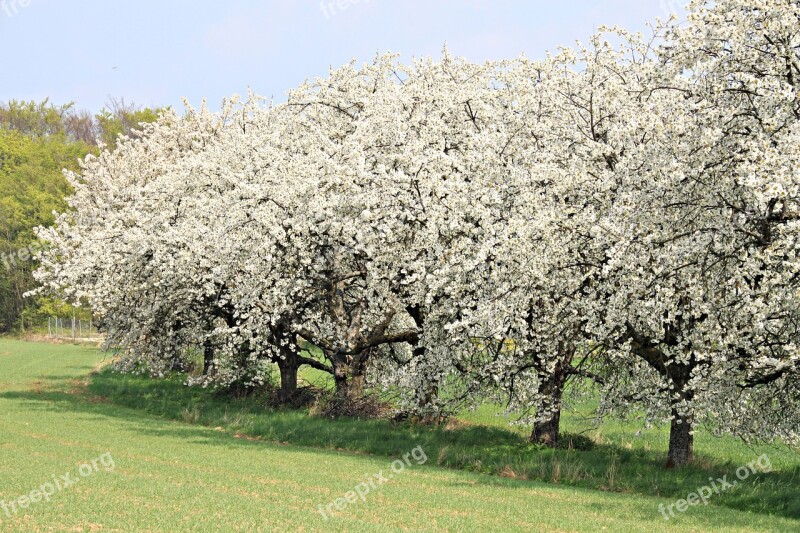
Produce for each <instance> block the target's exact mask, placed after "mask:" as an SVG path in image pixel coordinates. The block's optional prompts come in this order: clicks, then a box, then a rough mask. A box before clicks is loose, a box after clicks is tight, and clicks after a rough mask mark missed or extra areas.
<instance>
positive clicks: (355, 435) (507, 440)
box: [0, 370, 800, 519]
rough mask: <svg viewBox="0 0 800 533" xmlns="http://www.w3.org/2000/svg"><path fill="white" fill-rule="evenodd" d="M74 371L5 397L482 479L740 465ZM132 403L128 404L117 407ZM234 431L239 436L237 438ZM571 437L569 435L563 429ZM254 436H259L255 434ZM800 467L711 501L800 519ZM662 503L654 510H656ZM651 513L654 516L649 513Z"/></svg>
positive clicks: (658, 482)
mask: <svg viewBox="0 0 800 533" xmlns="http://www.w3.org/2000/svg"><path fill="white" fill-rule="evenodd" d="M69 379H74V376H44V377H43V378H42V381H46V382H48V385H47V386H46V387H45V388H44V390H39V391H25V392H19V391H9V392H4V393H0V398H5V399H10V400H18V401H25V402H31V405H30V406H31V407H32V408H34V409H35V408H44V409H50V410H66V411H81V412H86V413H92V414H96V415H101V416H107V417H114V418H118V419H124V420H127V421H130V422H134V423H135V424H136V426H137V430H138V431H141V432H142V433H144V434H151V435H171V436H177V437H179V438H181V439H187V440H188V439H191V440H192V441H195V442H199V443H203V444H209V445H215V446H226V447H235V446H259V445H261V446H263V445H265V444H267V445H272V446H274V445H276V444H290V445H292V446H296V447H309V448H314V449H315V453H318V451H320V450H322V451H325V450H327V452H329V453H339V452H349V453H358V454H364V455H370V456H377V457H386V458H389V459H394V458H398V457H400V456H401V455H402V454H404V453H408V452H410V451H411V450H412V449H413V448H415V447H417V446H421V447H422V449H423V450H424V451H425V453H426V454H427V456H428V463H427V464H428V465H439V466H443V467H448V468H452V469H457V470H464V471H469V472H476V473H484V474H492V475H495V476H496V477H494V478H484V477H481V478H478V479H479V481H478V483H484V484H485V483H490V484H501V485H504V486H523V485H520V484H519V483H518V481H520V480H537V481H544V482H548V483H555V484H562V485H569V486H576V487H584V488H590V489H599V490H603V491H613V492H623V493H635V494H641V495H649V496H660V497H666V498H675V499H676V500H677V499H683V498H686V497H687V494H689V493H691V492H697V491H698V490H699V489H700V488H701V487H703V486H707V485H709V483H710V481H709V478H713V479H718V478H722V477H723V476H728V479H731V478H733V477H734V473H735V471H736V468H737V467H738V466H740V465H733V464H731V463H725V464H719V463H716V464H715V463H714V460H713V459H710V458H703V460H702V461H700V463H701V464H703V465H711V466H697V465H695V466H690V467H687V468H684V469H681V470H678V471H668V470H665V469H664V468H663V457H662V455H661V454H660V453H658V452H654V451H648V450H644V449H638V448H636V449H628V448H622V447H619V446H616V445H612V444H602V445H600V444H595V445H594V447H592V448H591V449H588V450H584V449H581V450H577V449H556V450H552V449H548V448H543V447H540V446H536V445H532V444H529V443H527V442H526V440H525V439H524V438H523V437H522V436H521V435H520V434H518V433H515V432H512V431H509V430H504V429H502V428H495V427H488V426H477V425H476V426H460V427H454V428H451V429H446V428H443V427H426V426H415V425H410V424H407V423H404V424H395V423H392V422H389V421H384V420H353V419H344V420H327V419H322V418H316V417H312V416H309V415H308V412H307V410H288V409H278V410H274V409H273V410H269V409H267V408H266V407H264V405H265V401H264V399H263V398H258V397H250V398H238V399H231V398H228V397H222V396H219V395H216V394H215V393H214V392H213V391H210V390H207V389H201V388H194V387H192V388H190V387H186V386H184V385H183V381H182V378H181V377H180V376H175V377H172V378H169V379H164V380H153V379H148V378H146V377H142V376H132V375H123V374H116V373H113V372H111V371H110V370H104V371H102V372H100V373H97V374H93V375H92V376H91V379H90V382H89V385H88V388H87V389H86V390H85V391H83V392H81V393H80V394H74V393H73V392H72V391H71V389H74V382H71V381H68V380H69ZM120 407H125V408H127V409H120ZM145 413H146V414H148V415H151V416H154V417H157V418H159V419H163V420H173V421H180V422H186V423H189V424H200V425H203V426H207V427H210V428H220V429H221V430H220V431H209V430H208V429H203V430H200V429H193V428H191V426H184V425H178V424H176V425H174V426H168V427H158V428H152V427H150V426H148V424H147V420H148V417H147V416H145V415H144V414H145ZM231 434H233V435H236V436H238V437H239V438H232V437H231ZM565 438H566V439H569V436H566V437H565ZM248 439H255V440H248ZM799 487H800V469H798V468H796V467H795V468H793V469H789V470H782V471H775V472H770V473H758V474H753V475H751V476H750V477H749V478H748V479H747V480H745V481H741V482H739V483H738V485H737V487H736V488H735V489H734V490H730V491H727V492H723V493H721V494H719V495H716V494H715V495H714V496H713V497H712V498H711V504H713V505H716V506H723V507H728V508H731V509H736V510H740V511H747V512H752V513H758V514H766V515H775V516H782V517H786V518H793V519H798V518H800V501H799V500H798V499H797V498H796V494H797V490H798V488H799ZM654 512H657V511H654ZM643 516H649V515H646V514H645V515H643Z"/></svg>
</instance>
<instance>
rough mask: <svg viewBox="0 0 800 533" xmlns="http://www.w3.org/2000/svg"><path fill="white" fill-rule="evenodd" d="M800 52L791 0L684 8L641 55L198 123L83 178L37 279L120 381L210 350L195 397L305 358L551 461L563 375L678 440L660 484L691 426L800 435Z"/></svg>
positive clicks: (290, 383)
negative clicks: (93, 318) (536, 446)
mask: <svg viewBox="0 0 800 533" xmlns="http://www.w3.org/2000/svg"><path fill="white" fill-rule="evenodd" d="M606 39H607V40H606ZM609 41H610V42H609ZM798 47H800V2H798V1H797V0H717V1H714V2H711V1H708V2H704V1H695V2H694V3H693V4H692V6H691V13H690V16H689V21H688V22H687V23H683V24H680V25H677V24H666V25H660V26H658V27H657V28H655V30H654V37H653V38H651V39H643V38H642V37H641V36H639V35H631V34H628V33H625V32H624V31H621V30H613V31H611V30H609V31H607V32H605V33H603V34H601V35H600V36H596V37H594V38H592V39H591V40H590V41H589V44H588V45H586V46H578V47H576V48H575V49H573V50H567V49H565V50H562V51H560V53H558V54H557V55H552V56H548V57H547V58H546V59H544V60H541V61H532V60H527V59H516V60H509V61H497V62H490V63H485V64H472V63H469V62H466V61H463V60H459V59H455V58H452V57H450V56H449V55H448V54H447V53H445V54H444V55H443V57H442V59H441V60H440V61H438V62H436V61H432V60H418V61H415V62H413V63H412V64H402V63H400V62H398V60H397V58H396V57H394V56H391V55H387V56H381V57H378V58H376V60H375V61H374V62H373V63H372V64H370V65H367V66H364V67H362V68H356V67H355V66H354V65H353V64H350V65H347V66H345V67H343V68H340V69H338V70H334V71H332V72H331V73H330V75H329V77H327V78H325V79H317V80H315V81H313V82H307V83H305V84H303V85H302V86H300V87H299V88H297V89H296V90H293V91H291V92H290V94H289V97H288V101H287V102H286V103H283V104H280V105H267V104H265V103H264V102H263V101H262V100H261V99H259V98H257V97H255V96H252V95H251V96H250V97H249V98H248V99H246V100H245V101H242V102H240V101H238V100H236V99H234V100H231V101H228V102H226V103H224V105H223V108H222V110H221V111H220V112H218V113H212V112H209V111H208V110H207V109H205V107H204V108H201V109H199V110H196V109H192V108H188V106H187V111H186V113H185V114H183V115H180V116H179V115H177V114H174V113H166V114H164V115H163V116H162V117H161V119H160V120H159V121H158V122H157V123H154V124H151V125H143V128H144V135H143V136H141V137H140V138H137V139H135V140H133V139H131V140H127V141H125V142H121V143H120V145H119V147H118V148H117V149H116V150H115V151H113V152H105V153H103V154H102V155H100V156H99V157H88V158H87V159H86V160H85V161H84V162H83V167H82V168H83V170H82V172H81V173H80V174H70V175H69V179H70V181H71V183H72V185H73V186H74V188H75V194H74V196H73V197H72V198H71V199H70V205H71V207H72V210H71V211H69V212H67V213H64V214H62V215H61V216H60V218H59V219H58V223H57V225H56V226H55V227H53V228H50V229H43V230H42V231H41V235H40V236H41V238H43V239H45V240H46V241H48V242H49V243H50V244H51V247H50V249H49V251H48V252H46V253H45V254H43V256H42V258H41V259H42V264H41V268H40V269H39V271H38V279H39V280H40V281H41V282H42V284H43V290H53V291H55V292H57V293H59V294H60V295H66V296H68V297H70V298H72V299H73V300H75V301H80V300H88V301H91V303H92V306H93V308H94V309H95V310H96V311H97V312H98V313H100V314H101V315H102V317H103V319H104V321H105V324H106V325H107V328H108V342H109V344H111V345H114V346H119V347H122V348H123V354H124V357H123V362H122V366H123V367H124V368H128V369H142V368H146V369H147V370H149V371H151V372H154V373H160V372H164V371H166V370H168V369H170V368H175V367H176V365H179V364H180V362H181V358H182V357H183V356H184V354H185V353H186V350H187V349H188V348H189V347H199V348H201V349H202V350H203V353H204V356H205V373H204V377H203V382H204V383H206V384H219V385H230V384H232V383H242V384H246V385H254V386H257V385H258V384H260V383H263V382H264V381H265V380H266V379H269V376H270V375H271V372H272V369H273V368H274V365H276V364H277V366H278V367H279V369H280V380H281V384H280V394H281V397H282V398H284V399H288V398H291V397H292V395H293V394H294V393H295V391H296V388H297V372H298V368H300V367H301V366H303V365H309V366H312V367H314V368H317V369H319V370H322V371H324V372H327V373H330V374H331V375H332V377H333V380H334V381H335V385H336V390H337V392H338V394H339V395H340V396H341V397H342V398H355V397H358V396H360V395H361V394H363V392H364V388H365V387H373V388H379V389H391V390H392V391H395V392H396V393H397V394H398V395H399V400H398V402H399V405H398V407H399V408H401V409H405V410H407V411H410V412H414V413H416V414H420V415H430V414H438V413H443V412H448V411H450V410H452V409H455V408H457V407H461V406H463V405H464V404H469V403H472V404H476V403H479V402H485V401H503V402H505V403H506V405H507V406H508V411H509V413H514V414H516V415H518V416H522V417H523V418H524V419H525V420H528V421H530V422H531V423H532V424H533V432H532V436H531V438H532V439H533V440H536V441H539V442H544V443H550V444H553V443H555V441H556V439H557V435H558V423H559V415H560V410H561V406H562V394H563V392H564V389H565V385H566V384H567V382H568V381H569V380H572V381H574V382H575V383H576V385H578V384H582V383H583V384H585V383H591V384H592V385H593V386H594V387H595V388H596V390H597V391H599V394H600V396H601V398H602V401H601V403H600V409H599V413H598V414H600V415H603V414H608V413H615V414H622V413H626V412H628V411H630V410H634V409H635V410H638V412H640V413H644V414H645V416H646V419H647V421H648V422H661V421H663V422H666V423H669V424H670V426H671V431H670V437H669V458H668V464H669V465H674V466H678V465H681V464H684V463H687V462H689V461H691V460H692V433H693V429H694V428H695V427H697V426H698V425H700V424H707V425H708V426H709V427H711V428H712V429H713V430H715V431H718V432H729V433H734V434H737V435H741V436H746V437H751V438H763V439H773V438H781V439H784V440H785V441H788V442H796V441H797V437H798V430H799V429H800V426H798V423H800V409H798V406H800V387H798V385H799V384H800V381H798V376H800V360H799V358H798V353H799V352H798V346H797V344H796V342H797V338H798V329H799V328H800V292H798V291H800V258H798V250H800V240H799V239H798V237H800V231H798V230H799V229H800V228H799V227H798V225H799V224H800V206H799V205H798V192H799V191H798V185H799V184H800V175H798V171H799V170H798V169H800V160H799V159H800V98H799V97H798V93H797V91H798V88H800V56H799V55H798ZM302 341H306V342H309V343H312V344H313V345H315V346H317V347H318V348H319V349H320V350H321V352H322V354H323V355H324V358H314V357H310V356H308V355H307V354H306V352H303V351H301V350H300V349H299V348H298V343H299V342H302Z"/></svg>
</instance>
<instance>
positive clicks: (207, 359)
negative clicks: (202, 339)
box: [203, 343, 214, 376]
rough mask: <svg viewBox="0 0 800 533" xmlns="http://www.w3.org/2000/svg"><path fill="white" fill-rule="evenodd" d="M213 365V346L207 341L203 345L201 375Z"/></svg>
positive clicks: (206, 373)
mask: <svg viewBox="0 0 800 533" xmlns="http://www.w3.org/2000/svg"><path fill="white" fill-rule="evenodd" d="M213 365H214V348H213V347H212V346H211V344H209V343H205V344H204V345H203V375H204V376H207V375H209V373H210V372H211V367H212V366H213Z"/></svg>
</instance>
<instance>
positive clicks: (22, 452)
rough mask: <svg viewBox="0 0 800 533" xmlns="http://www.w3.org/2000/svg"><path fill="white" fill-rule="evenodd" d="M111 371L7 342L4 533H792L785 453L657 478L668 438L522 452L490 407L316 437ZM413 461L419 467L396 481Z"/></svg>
mask: <svg viewBox="0 0 800 533" xmlns="http://www.w3.org/2000/svg"><path fill="white" fill-rule="evenodd" d="M103 361H104V355H103V354H102V353H99V352H97V351H96V350H94V349H91V348H85V347H77V346H71V345H50V344H35V343H25V342H20V341H12V340H0V450H2V453H0V531H220V530H230V531H286V530H289V531H330V530H333V531H434V530H450V531H603V530H605V531H642V530H648V531H798V530H800V520H798V519H800V510H798V505H799V504H798V502H797V501H796V495H797V489H798V487H800V483H798V464H800V459H798V457H797V456H796V454H794V453H792V452H789V451H786V450H780V449H772V448H768V449H761V448H759V449H748V448H746V447H744V446H743V445H741V444H739V443H737V442H735V441H732V440H730V439H725V440H716V439H715V440H712V439H711V438H710V437H708V436H705V435H700V436H698V445H697V448H698V452H699V455H700V458H701V461H700V465H699V466H697V467H693V468H692V469H687V470H685V471H680V472H666V471H664V470H662V469H661V468H660V463H661V454H662V453H663V444H664V439H663V433H662V432H659V431H653V432H646V433H645V434H643V435H642V436H640V437H633V436H632V435H633V432H632V431H631V429H632V428H631V427H630V426H629V425H626V424H623V423H610V424H606V425H603V426H601V428H600V429H598V430H594V431H592V432H590V433H587V436H588V437H589V438H591V439H592V441H594V442H595V443H596V444H595V445H594V447H592V449H589V450H577V449H576V450H557V451H555V452H553V451H551V450H542V449H539V448H534V447H530V446H527V445H525V444H524V438H523V435H522V433H520V431H518V430H513V429H508V428H506V427H505V426H504V425H502V424H501V423H500V422H499V421H498V420H497V419H496V417H494V416H493V411H492V409H491V408H488V407H487V408H485V409H483V410H479V411H478V412H476V413H470V414H469V415H468V416H465V417H464V421H463V423H462V424H459V425H457V427H456V428H454V429H451V430H446V429H429V428H420V427H412V426H405V425H392V424H390V423H388V422H378V421H370V422H365V421H353V420H345V421H329V420H320V419H315V418H310V417H308V416H307V415H306V414H304V413H303V412H296V411H294V412H293V411H267V410H266V409H264V408H261V407H259V404H258V401H257V400H256V399H247V400H236V401H228V400H225V401H223V399H221V398H219V397H216V396H214V395H213V394H212V393H211V392H210V391H203V390H195V389H192V390H189V389H186V388H185V387H182V386H181V384H180V381H179V380H177V379H175V380H171V381H152V380H148V379H144V378H140V377H132V376H118V375H115V374H112V373H109V372H107V371H101V372H100V373H99V374H96V375H94V376H90V373H91V371H92V370H93V369H94V368H96V367H98V365H100V364H102V362H103ZM582 425H585V424H584V422H582V420H581V417H580V416H579V415H575V416H573V417H571V418H570V417H568V419H567V420H566V421H565V426H566V429H567V430H568V431H570V432H572V433H576V432H578V431H580V430H581V428H582ZM416 446H421V448H422V450H424V452H425V454H426V455H427V458H428V460H427V461H426V462H425V464H416V463H415V462H414V461H413V460H412V461H411V465H410V466H407V467H406V468H405V469H404V470H403V471H402V472H400V473H396V474H392V466H391V465H392V461H393V460H396V459H398V457H400V456H402V455H403V454H404V453H408V452H411V450H412V449H413V448H415V447H416ZM762 453H768V454H769V457H770V459H771V463H772V466H773V469H774V471H773V472H771V473H769V474H759V475H753V476H752V477H750V478H748V479H747V480H745V481H741V482H740V483H739V486H737V487H736V488H735V489H732V490H731V491H729V492H727V493H725V494H722V495H719V496H714V497H713V498H712V499H711V500H710V502H709V505H707V506H703V505H699V506H696V507H690V508H689V509H688V510H687V511H686V512H685V513H682V514H679V515H678V516H677V517H675V518H673V519H671V520H670V521H665V520H664V519H663V517H662V516H661V514H660V513H659V510H658V506H659V504H664V505H670V504H673V505H674V503H675V501H676V499H677V498H679V497H680V496H681V495H683V496H684V497H685V496H686V494H687V493H689V492H693V491H695V490H697V489H698V488H699V487H700V486H702V485H704V484H706V483H708V481H707V479H708V477H709V476H711V475H717V473H720V476H721V475H724V474H727V475H728V476H729V478H730V477H731V476H732V475H733V473H734V472H735V470H736V468H737V467H738V466H741V465H742V464H746V463H747V462H750V461H752V460H753V459H755V458H756V457H757V456H758V455H760V454H762ZM98 458H102V459H103V461H104V462H102V463H98V461H97V459H98ZM93 459H95V465H96V466H97V467H98V468H97V469H96V471H95V469H93V468H92V466H91V461H92V460H93ZM108 459H112V460H113V469H111V468H108V467H107V465H110V464H111V462H112V461H108ZM87 463H88V464H87ZM466 470H471V471H466ZM482 472H487V473H482ZM67 473H71V477H70V476H68V479H78V481H77V482H76V483H74V484H73V485H71V486H68V487H64V488H63V490H56V491H54V494H53V495H52V496H49V501H39V502H35V503H33V502H26V503H29V505H28V506H27V508H25V509H21V508H16V509H15V510H11V509H8V502H16V504H19V503H20V500H19V497H20V496H23V495H26V494H28V495H30V493H31V491H32V490H35V489H37V488H39V487H43V486H46V484H47V483H52V482H53V479H54V476H55V477H56V479H60V476H63V475H65V474H67ZM378 473H382V474H383V475H385V476H386V477H387V478H388V475H390V474H391V475H392V478H391V479H390V480H389V481H387V482H385V483H383V484H381V485H379V486H377V487H376V488H375V489H373V490H371V491H370V492H369V493H368V494H366V495H365V496H364V501H361V500H360V499H359V500H356V502H355V503H347V502H346V501H345V500H340V501H339V502H338V503H339V505H340V506H342V507H343V509H342V510H341V511H335V515H334V516H333V517H330V518H328V519H327V520H326V519H325V518H324V517H323V516H322V514H321V513H320V512H319V510H318V508H319V507H318V506H320V505H322V506H323V508H324V507H326V506H329V505H330V504H331V503H332V502H333V501H334V500H335V499H336V498H344V497H345V495H346V493H348V492H349V491H353V490H354V488H355V487H356V486H358V485H359V484H360V483H362V482H365V481H366V480H369V479H373V480H375V479H377V478H376V477H375V475H376V474H378ZM82 474H87V475H86V476H85V477H83V476H82ZM497 474H502V475H497ZM514 476H516V477H517V479H511V478H512V477H514ZM520 478H529V479H520ZM540 480H541V481H540ZM543 480H547V481H548V482H545V481H543ZM554 482H555V483H554ZM652 494H660V497H658V496H653V495H652ZM3 503H5V507H6V509H8V512H5V511H4V509H3V507H2V505H1V504H3Z"/></svg>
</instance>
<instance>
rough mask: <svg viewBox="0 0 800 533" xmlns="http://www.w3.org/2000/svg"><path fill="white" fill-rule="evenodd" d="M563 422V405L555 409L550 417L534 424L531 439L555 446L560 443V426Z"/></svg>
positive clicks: (538, 442)
mask: <svg viewBox="0 0 800 533" xmlns="http://www.w3.org/2000/svg"><path fill="white" fill-rule="evenodd" d="M560 423H561V407H560V406H559V408H558V410H557V411H554V412H553V414H552V415H551V416H550V418H549V419H547V420H544V421H540V422H536V423H535V424H534V425H533V431H532V432H531V438H530V441H531V442H533V443H536V444H543V445H545V446H549V447H551V448H555V446H556V445H557V444H558V428H559V425H560Z"/></svg>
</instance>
